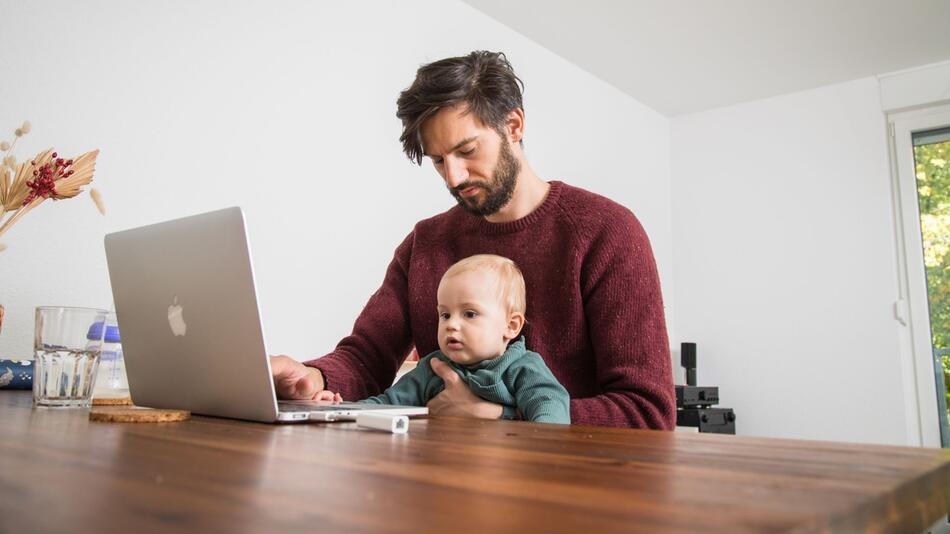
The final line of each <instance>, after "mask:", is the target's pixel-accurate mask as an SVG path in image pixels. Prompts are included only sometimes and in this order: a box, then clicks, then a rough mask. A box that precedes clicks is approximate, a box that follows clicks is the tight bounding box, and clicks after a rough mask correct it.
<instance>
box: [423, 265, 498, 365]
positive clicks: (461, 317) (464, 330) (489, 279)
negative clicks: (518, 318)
mask: <svg viewBox="0 0 950 534" xmlns="http://www.w3.org/2000/svg"><path fill="white" fill-rule="evenodd" d="M497 287H498V279H497V275H496V274H495V273H493V272H491V271H485V270H480V269H477V270H474V271H468V272H464V273H462V274H458V275H456V276H452V277H450V278H443V279H442V282H441V283H440V284H439V291H438V300H439V348H440V349H442V352H443V353H445V355H446V356H448V357H449V359H450V360H452V361H453V362H456V363H459V364H463V365H468V364H473V363H478V362H480V361H482V360H490V359H492V358H496V357H498V356H501V355H502V354H503V353H504V352H505V349H506V348H507V346H508V341H509V340H510V338H508V337H506V335H507V334H508V333H509V331H508V314H507V310H506V309H505V307H504V306H503V305H502V303H501V299H500V298H499V297H498V289H497Z"/></svg>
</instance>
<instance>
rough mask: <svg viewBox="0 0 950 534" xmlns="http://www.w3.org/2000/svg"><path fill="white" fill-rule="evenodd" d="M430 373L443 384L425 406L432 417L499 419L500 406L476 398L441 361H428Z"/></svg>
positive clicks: (460, 379) (435, 359) (433, 359)
mask: <svg viewBox="0 0 950 534" xmlns="http://www.w3.org/2000/svg"><path fill="white" fill-rule="evenodd" d="M429 365H430V366H431V367H432V372H434V373H435V374H437V375H439V378H441V379H442V381H443V382H445V390H444V391H443V392H442V393H439V394H438V395H436V396H435V398H433V399H432V400H430V401H429V404H427V405H426V406H428V407H429V413H430V414H432V415H457V416H461V417H476V418H478V419H498V418H500V417H501V413H502V407H501V405H500V404H495V403H493V402H488V401H486V400H483V399H481V398H479V397H476V396H475V394H474V393H472V391H471V390H470V389H468V385H466V384H465V383H464V382H462V378H461V377H460V376H459V375H458V373H456V372H455V371H453V370H452V368H451V367H449V366H448V364H446V363H445V362H443V361H442V360H439V359H437V358H432V359H431V360H429Z"/></svg>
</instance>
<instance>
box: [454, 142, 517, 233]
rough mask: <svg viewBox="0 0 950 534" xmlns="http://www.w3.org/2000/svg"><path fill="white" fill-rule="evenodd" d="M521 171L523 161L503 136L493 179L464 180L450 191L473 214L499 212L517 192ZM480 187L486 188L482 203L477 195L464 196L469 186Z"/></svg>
mask: <svg viewBox="0 0 950 534" xmlns="http://www.w3.org/2000/svg"><path fill="white" fill-rule="evenodd" d="M520 172H521V162H520V161H518V160H517V158H515V155H514V153H512V152H511V147H510V146H508V142H507V141H506V140H505V139H504V138H503V139H502V141H501V147H500V148H499V149H498V163H496V164H495V169H494V171H492V180H491V182H489V183H482V182H468V181H466V182H463V183H461V184H459V185H458V186H456V187H455V188H454V189H453V188H451V187H450V188H449V192H450V193H452V196H453V197H455V200H456V201H457V202H458V203H459V206H462V208H463V209H465V211H467V212H469V213H471V214H472V215H478V216H481V217H485V216H488V215H493V214H495V213H498V210H500V209H501V208H503V207H504V206H505V204H507V203H508V201H509V200H511V195H513V194H514V192H515V185H516V184H517V183H518V174H519V173H520ZM473 186H474V187H480V188H482V189H484V190H485V200H484V201H483V202H482V203H481V204H475V202H477V200H476V199H477V197H468V198H462V195H461V194H460V192H461V191H464V190H465V189H467V188H469V187H473Z"/></svg>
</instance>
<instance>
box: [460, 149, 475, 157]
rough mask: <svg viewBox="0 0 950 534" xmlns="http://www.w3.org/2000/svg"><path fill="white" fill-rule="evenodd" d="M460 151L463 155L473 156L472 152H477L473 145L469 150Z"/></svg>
mask: <svg viewBox="0 0 950 534" xmlns="http://www.w3.org/2000/svg"><path fill="white" fill-rule="evenodd" d="M460 153H461V154H462V155H463V156H471V155H472V154H474V153H475V147H472V148H470V149H468V150H462V151H461V152H460Z"/></svg>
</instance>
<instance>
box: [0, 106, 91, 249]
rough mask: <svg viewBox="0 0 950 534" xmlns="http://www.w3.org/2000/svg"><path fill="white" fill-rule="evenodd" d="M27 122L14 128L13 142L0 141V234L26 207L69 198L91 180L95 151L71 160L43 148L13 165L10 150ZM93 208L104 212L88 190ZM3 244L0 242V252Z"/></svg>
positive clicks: (13, 160) (28, 126) (18, 217)
mask: <svg viewBox="0 0 950 534" xmlns="http://www.w3.org/2000/svg"><path fill="white" fill-rule="evenodd" d="M30 130H31V126H30V123H29V121H25V122H24V123H23V125H22V126H20V127H19V128H17V129H16V130H15V131H14V139H13V143H8V142H7V141H0V151H2V153H3V163H2V165H0V236H2V235H3V234H4V232H6V231H7V230H9V229H10V227H11V226H13V223H15V222H17V221H18V220H19V219H20V218H21V217H23V216H24V215H26V214H27V213H29V211H30V210H32V209H33V208H35V207H37V206H39V205H40V204H41V203H42V202H43V201H44V200H46V199H48V198H51V199H53V200H62V199H64V198H72V197H74V196H76V195H78V194H79V193H81V192H82V187H83V186H84V185H87V184H88V183H89V182H91V181H92V174H93V172H94V171H95V168H96V156H98V155H99V151H98V150H93V151H91V152H86V153H85V154H82V155H81V156H79V157H77V158H75V159H66V158H61V157H59V154H57V153H56V152H53V149H52V148H50V149H48V150H44V151H43V152H40V153H39V154H37V155H36V157H34V158H33V159H31V160H29V161H23V162H20V163H19V164H17V161H16V158H15V157H14V156H13V149H14V148H15V147H16V144H17V141H19V140H20V138H22V137H23V136H24V135H26V134H28V133H30ZM89 196H90V197H92V200H93V202H95V204H96V208H97V209H98V210H99V212H100V213H102V214H103V215H105V206H104V205H103V203H102V195H100V194H99V192H98V191H96V190H95V189H92V190H91V191H90V192H89ZM5 248H6V247H5V246H4V245H2V244H0V251H3V250H4V249H5Z"/></svg>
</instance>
